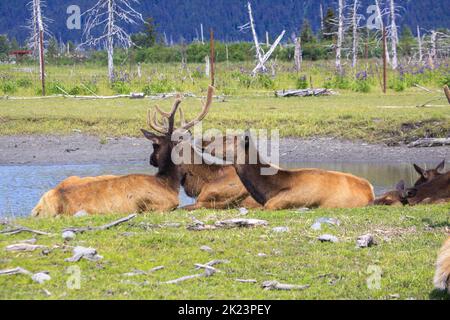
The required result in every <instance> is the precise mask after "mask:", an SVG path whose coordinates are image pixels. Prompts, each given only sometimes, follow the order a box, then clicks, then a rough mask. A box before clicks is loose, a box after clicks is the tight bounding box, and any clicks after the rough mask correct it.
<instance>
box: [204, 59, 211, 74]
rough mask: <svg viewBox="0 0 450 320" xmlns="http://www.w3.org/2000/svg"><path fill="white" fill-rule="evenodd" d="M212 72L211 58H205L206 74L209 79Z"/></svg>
mask: <svg viewBox="0 0 450 320" xmlns="http://www.w3.org/2000/svg"><path fill="white" fill-rule="evenodd" d="M210 70H211V64H210V58H209V57H208V56H206V57H205V74H206V76H207V77H209V75H210Z"/></svg>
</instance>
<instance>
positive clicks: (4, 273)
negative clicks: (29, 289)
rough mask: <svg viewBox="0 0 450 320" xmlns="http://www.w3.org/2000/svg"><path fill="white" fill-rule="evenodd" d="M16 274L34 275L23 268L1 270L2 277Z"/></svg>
mask: <svg viewBox="0 0 450 320" xmlns="http://www.w3.org/2000/svg"><path fill="white" fill-rule="evenodd" d="M15 274H26V275H32V273H31V272H30V271H28V270H25V269H23V268H20V267H18V268H14V269H5V270H0V276H11V275H15Z"/></svg>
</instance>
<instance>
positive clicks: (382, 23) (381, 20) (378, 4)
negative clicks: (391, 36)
mask: <svg viewBox="0 0 450 320" xmlns="http://www.w3.org/2000/svg"><path fill="white" fill-rule="evenodd" d="M375 6H376V7H377V15H378V18H379V22H380V30H381V32H384V30H385V26H384V22H383V15H382V14H381V9H380V3H379V1H378V0H375ZM386 61H387V63H389V64H390V63H391V58H390V56H389V50H388V48H386Z"/></svg>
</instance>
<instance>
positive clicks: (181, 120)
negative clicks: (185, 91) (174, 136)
mask: <svg viewBox="0 0 450 320" xmlns="http://www.w3.org/2000/svg"><path fill="white" fill-rule="evenodd" d="M178 111H179V112H180V124H181V127H182V128H183V127H184V126H185V125H186V118H185V117H184V111H183V108H181V107H180V108H179V109H178Z"/></svg>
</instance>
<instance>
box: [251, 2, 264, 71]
mask: <svg viewBox="0 0 450 320" xmlns="http://www.w3.org/2000/svg"><path fill="white" fill-rule="evenodd" d="M247 6H248V15H249V18H250V27H251V29H252V34H253V41H254V43H255V49H256V58H257V59H258V62H259V63H261V61H262V60H263V53H262V51H261V47H260V45H259V40H258V35H257V34H256V28H255V20H254V19H253V12H252V4H251V3H250V2H248V4H247ZM261 69H262V71H263V72H265V71H267V69H266V67H265V66H264V64H263V65H262V66H261Z"/></svg>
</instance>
